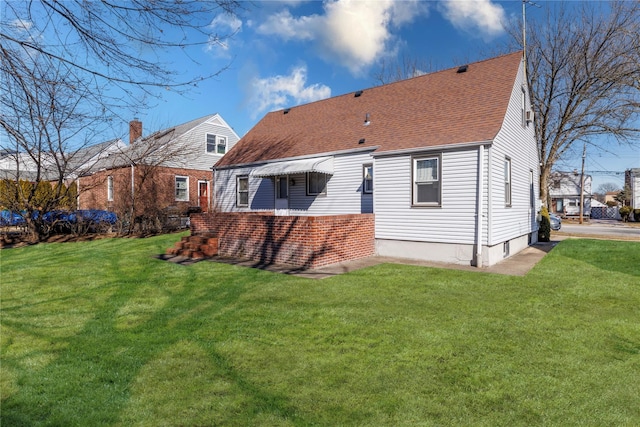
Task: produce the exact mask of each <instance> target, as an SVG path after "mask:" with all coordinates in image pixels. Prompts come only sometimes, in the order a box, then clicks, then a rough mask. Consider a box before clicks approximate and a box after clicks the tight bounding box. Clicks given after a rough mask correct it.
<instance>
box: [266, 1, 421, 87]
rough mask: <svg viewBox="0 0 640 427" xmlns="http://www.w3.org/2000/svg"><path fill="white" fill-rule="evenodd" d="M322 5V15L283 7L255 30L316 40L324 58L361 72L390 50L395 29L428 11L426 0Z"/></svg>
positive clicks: (334, 2) (329, 3)
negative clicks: (293, 13)
mask: <svg viewBox="0 0 640 427" xmlns="http://www.w3.org/2000/svg"><path fill="white" fill-rule="evenodd" d="M323 7H324V14H323V15H318V14H313V15H308V16H301V17H295V16H293V15H292V14H291V13H290V12H289V10H284V11H281V12H279V13H276V14H273V15H271V16H269V17H268V18H267V19H266V20H265V21H264V22H263V23H262V24H260V25H259V26H257V27H256V31H257V32H258V33H260V34H265V35H275V36H279V37H281V38H282V39H283V40H287V41H289V40H299V41H313V42H315V43H316V47H317V49H319V52H320V55H321V56H322V58H323V59H325V60H326V61H327V62H337V63H338V64H340V65H342V66H344V67H347V68H348V69H349V70H350V71H351V72H352V73H353V74H354V75H358V74H360V73H361V72H362V70H363V69H364V68H366V67H367V66H369V65H371V64H372V63H373V62H374V61H375V60H376V59H378V58H379V57H380V56H382V55H385V54H386V53H387V52H388V50H389V48H390V46H391V45H392V42H393V41H394V40H395V39H396V37H395V36H394V34H393V32H392V29H394V28H398V27H400V26H402V25H406V24H409V23H411V22H412V21H413V20H414V19H415V18H416V17H417V16H419V15H425V14H427V12H428V9H427V3H425V2H420V1H417V0H411V1H401V2H396V1H393V0H379V1H358V0H329V1H326V2H325V3H324V4H323Z"/></svg>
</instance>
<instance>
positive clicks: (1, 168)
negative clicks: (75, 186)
mask: <svg viewBox="0 0 640 427" xmlns="http://www.w3.org/2000/svg"><path fill="white" fill-rule="evenodd" d="M124 147H126V145H125V144H124V143H123V142H122V141H121V140H120V139H113V140H110V141H106V142H102V143H100V144H94V145H91V146H87V147H82V148H79V149H77V150H76V151H72V152H68V153H55V154H53V153H51V152H37V153H36V152H34V153H24V152H20V153H17V152H6V153H4V154H3V156H2V157H0V179H11V180H21V179H23V180H26V181H36V180H38V179H39V180H42V181H52V182H55V181H58V180H59V179H60V177H62V179H63V181H65V182H67V183H69V182H71V181H73V180H75V179H77V178H78V176H81V175H84V174H86V173H87V172H88V171H90V170H91V169H92V168H94V167H95V165H96V163H98V162H99V161H100V160H101V159H104V158H106V157H107V156H109V155H111V154H113V153H117V152H120V151H121V150H122V149H123V148H124ZM35 155H38V156H40V160H39V162H36V161H35V160H34V159H33V156H35ZM38 169H40V170H39V171H38ZM38 173H39V176H38Z"/></svg>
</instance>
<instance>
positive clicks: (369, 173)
mask: <svg viewBox="0 0 640 427" xmlns="http://www.w3.org/2000/svg"><path fill="white" fill-rule="evenodd" d="M362 191H363V192H364V193H367V194H370V193H373V165H372V164H368V165H362Z"/></svg>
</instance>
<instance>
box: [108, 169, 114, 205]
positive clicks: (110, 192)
mask: <svg viewBox="0 0 640 427" xmlns="http://www.w3.org/2000/svg"><path fill="white" fill-rule="evenodd" d="M107 201H108V202H113V176H111V175H109V176H108V177H107Z"/></svg>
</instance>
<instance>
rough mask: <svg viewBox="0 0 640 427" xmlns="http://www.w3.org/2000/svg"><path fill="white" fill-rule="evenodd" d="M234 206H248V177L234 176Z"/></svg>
mask: <svg viewBox="0 0 640 427" xmlns="http://www.w3.org/2000/svg"><path fill="white" fill-rule="evenodd" d="M236 206H240V207H247V206H249V177H248V176H246V175H245V176H238V177H236Z"/></svg>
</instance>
